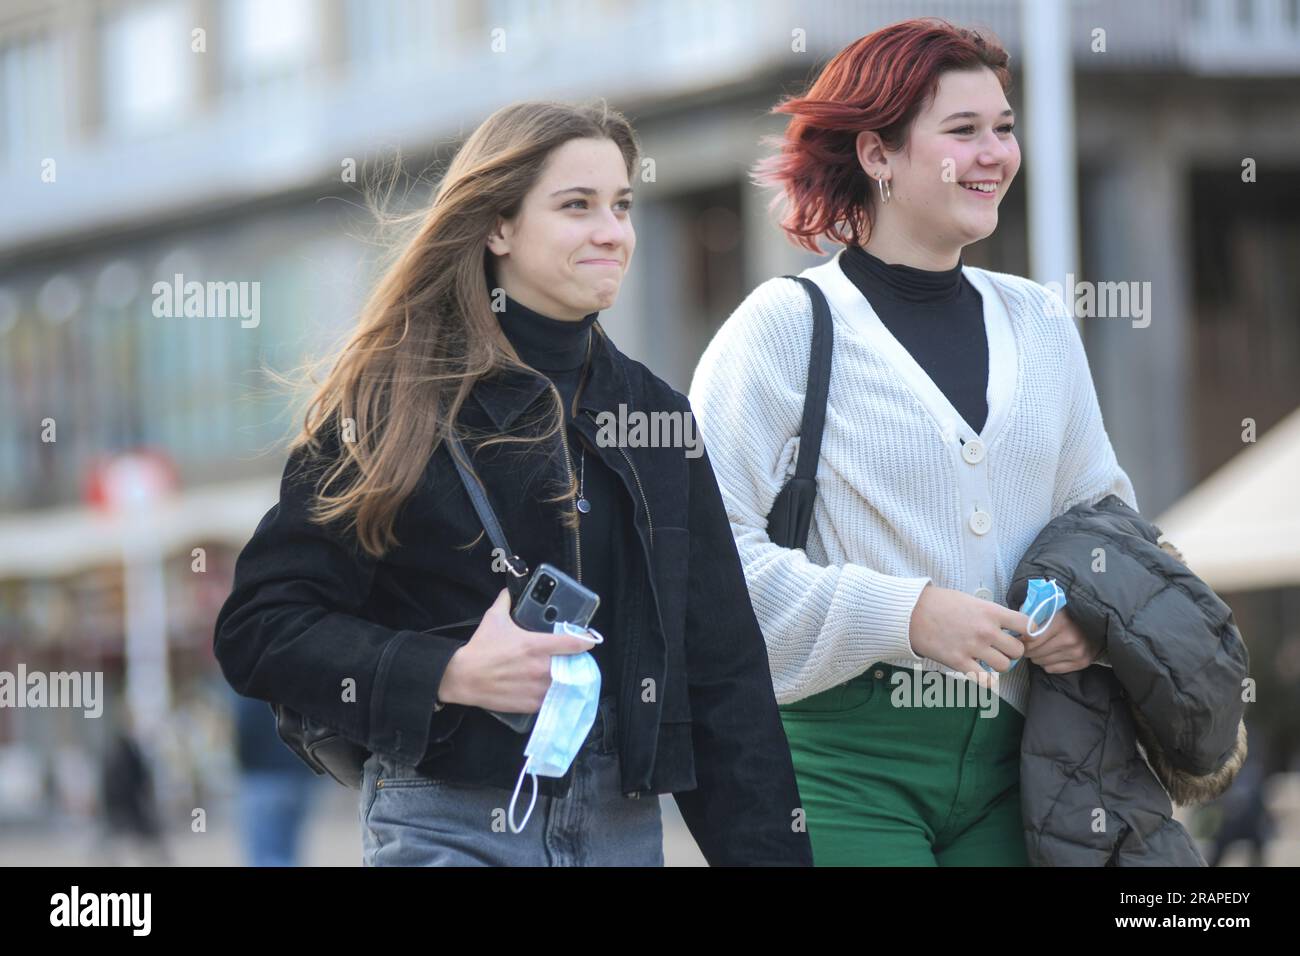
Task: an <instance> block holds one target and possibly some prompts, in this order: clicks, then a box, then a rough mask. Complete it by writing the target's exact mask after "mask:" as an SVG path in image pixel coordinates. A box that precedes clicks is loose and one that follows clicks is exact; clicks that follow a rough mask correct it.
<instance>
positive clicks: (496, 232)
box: [487, 216, 513, 256]
mask: <svg viewBox="0 0 1300 956" xmlns="http://www.w3.org/2000/svg"><path fill="white" fill-rule="evenodd" d="M512 231H513V230H511V228H510V223H508V222H506V220H504V219H502V218H501V217H500V216H498V217H497V222H496V225H495V226H493V227H492V231H491V232H489V233H488V236H487V247H488V249H489V250H490V251H491V252H492V254H493V255H497V256H504V255H508V254H509V253H510V235H511V232H512Z"/></svg>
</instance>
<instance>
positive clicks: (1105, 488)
mask: <svg viewBox="0 0 1300 956" xmlns="http://www.w3.org/2000/svg"><path fill="white" fill-rule="evenodd" d="M1043 294H1044V295H1045V296H1046V297H1047V298H1048V299H1049V300H1050V302H1051V303H1052V304H1053V305H1054V306H1055V311H1056V312H1057V314H1058V316H1059V318H1060V321H1061V323H1062V325H1063V326H1064V330H1065V336H1066V343H1067V348H1066V360H1065V365H1066V368H1068V369H1069V370H1070V379H1069V381H1070V390H1069V406H1068V407H1067V408H1066V410H1065V415H1066V418H1065V436H1064V439H1063V441H1062V444H1061V456H1060V464H1059V466H1058V468H1057V472H1056V487H1055V490H1054V492H1053V495H1052V516H1053V517H1057V516H1059V515H1062V514H1064V513H1065V512H1067V511H1069V510H1070V509H1071V508H1073V507H1074V506H1075V505H1077V504H1081V503H1084V502H1086V503H1088V504H1096V503H1097V502H1098V501H1100V500H1101V499H1102V498H1105V497H1106V496H1107V495H1117V496H1118V497H1119V498H1120V500H1122V501H1123V502H1124V503H1125V504H1126V505H1128V506H1129V507H1130V508H1132V509H1133V510H1134V511H1137V510H1138V504H1137V495H1136V493H1135V492H1134V490H1133V483H1132V481H1130V480H1129V477H1128V473H1127V472H1125V471H1124V469H1123V468H1122V467H1121V466H1120V464H1119V460H1118V458H1116V456H1115V449H1114V448H1113V447H1112V446H1111V443H1110V436H1109V435H1107V434H1106V426H1105V423H1104V422H1103V420H1102V415H1101V405H1100V403H1099V402H1098V400H1097V389H1096V386H1095V385H1094V384H1093V380H1092V369H1091V367H1090V365H1089V364H1088V354H1087V352H1086V350H1085V349H1084V347H1083V339H1082V338H1081V337H1080V335H1079V329H1078V327H1077V326H1076V325H1075V324H1074V320H1073V318H1071V317H1070V315H1069V313H1068V312H1066V311H1065V307H1064V306H1063V305H1062V304H1061V303H1060V301H1059V300H1057V299H1056V298H1055V297H1053V296H1052V295H1051V294H1050V293H1049V292H1048V291H1047V290H1046V289H1043ZM1093 663H1094V664H1100V665H1101V666H1103V667H1110V666H1111V663H1110V649H1109V648H1102V651H1101V653H1100V654H1099V655H1098V656H1097V659H1096V660H1095V661H1093Z"/></svg>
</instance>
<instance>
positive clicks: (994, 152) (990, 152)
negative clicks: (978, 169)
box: [979, 132, 1015, 166]
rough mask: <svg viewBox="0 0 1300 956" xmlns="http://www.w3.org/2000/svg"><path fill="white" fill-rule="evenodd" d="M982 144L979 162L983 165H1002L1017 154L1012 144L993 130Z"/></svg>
mask: <svg viewBox="0 0 1300 956" xmlns="http://www.w3.org/2000/svg"><path fill="white" fill-rule="evenodd" d="M990 137H991V140H992V141H991V142H990ZM981 146H982V148H981V149H980V155H979V162H980V165H982V166H1001V165H1004V164H1006V163H1008V162H1010V161H1011V157H1012V156H1013V155H1015V154H1014V153H1013V151H1012V149H1011V146H1010V144H1008V143H1007V142H1006V141H1004V140H1003V139H1002V137H1000V136H998V135H997V134H996V133H993V132H990V133H989V136H988V137H986V138H985V139H984V142H983V143H982V144H981Z"/></svg>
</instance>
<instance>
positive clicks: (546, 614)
mask: <svg viewBox="0 0 1300 956" xmlns="http://www.w3.org/2000/svg"><path fill="white" fill-rule="evenodd" d="M598 607H600V595H598V594H597V593H596V592H595V591H593V590H591V589H590V588H588V587H585V586H583V585H581V584H579V583H578V582H577V581H575V580H574V579H573V578H571V577H569V576H568V575H567V574H565V573H564V572H563V571H561V570H560V569H559V568H557V567H555V565H553V564H539V565H538V566H537V570H535V571H534V572H533V576H532V577H531V578H529V580H528V586H527V587H525V588H524V590H523V593H521V594H520V595H519V600H518V601H517V602H516V603H515V606H514V609H513V610H511V612H510V618H511V620H513V621H514V622H515V623H516V624H517V625H519V626H520V627H522V628H523V629H524V630H526V631H541V632H543V633H545V634H550V633H551V631H552V629H553V627H554V625H555V623H556V622H557V621H566V622H568V623H570V624H576V625H578V626H579V627H587V626H588V625H589V624H590V623H591V619H592V618H593V617H595V615H596V608H598ZM488 713H489V714H491V715H492V716H493V717H495V718H496V719H497V720H499V721H501V722H502V723H503V724H505V725H506V726H507V727H509V728H510V729H511V730H514V731H517V732H518V733H521V734H522V733H527V732H528V731H529V730H531V729H532V726H533V722H534V721H535V720H536V719H537V715H536V714H507V713H502V712H500V711H496V710H489V711H488Z"/></svg>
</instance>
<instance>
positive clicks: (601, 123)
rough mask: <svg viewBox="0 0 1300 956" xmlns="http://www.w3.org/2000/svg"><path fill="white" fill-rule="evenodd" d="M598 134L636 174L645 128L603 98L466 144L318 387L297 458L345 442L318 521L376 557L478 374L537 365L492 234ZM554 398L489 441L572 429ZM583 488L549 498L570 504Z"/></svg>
mask: <svg viewBox="0 0 1300 956" xmlns="http://www.w3.org/2000/svg"><path fill="white" fill-rule="evenodd" d="M588 138H590V139H609V140H612V141H613V142H614V143H615V144H616V145H617V146H618V148H619V150H620V151H621V152H622V154H623V157H624V159H625V160H626V163H627V172H628V176H629V178H630V177H631V176H632V175H633V171H634V170H635V168H636V166H637V164H638V156H639V149H638V145H637V141H636V135H635V133H634V132H633V130H632V127H631V125H630V124H629V123H628V121H627V120H626V119H625V118H624V117H623V116H622V114H620V113H618V112H616V111H615V110H613V109H610V108H609V106H608V105H607V104H606V103H604V101H597V102H595V103H592V104H582V105H571V104H566V103H553V102H524V103H515V104H512V105H510V106H506V107H503V108H502V109H500V110H497V111H496V112H495V113H493V114H492V115H491V116H490V117H488V118H487V120H485V121H484V122H483V124H482V125H481V126H479V127H478V129H476V130H475V131H474V132H473V133H472V134H471V135H470V136H469V138H468V139H467V140H466V141H465V143H464V144H463V145H462V146H461V148H460V149H459V150H458V151H457V153H456V156H455V158H454V159H453V160H452V162H451V164H450V165H449V166H448V168H447V171H446V174H445V175H444V176H443V178H442V180H441V182H440V183H439V185H438V188H437V191H436V193H435V195H434V198H433V202H432V204H431V205H430V206H429V208H428V209H427V210H425V211H417V212H416V213H414V214H411V216H408V217H405V218H414V217H418V227H417V228H416V230H415V233H414V236H413V238H411V239H410V241H409V242H405V243H404V244H403V245H401V246H400V247H399V248H398V249H397V251H396V256H395V258H394V260H393V261H392V263H391V264H390V265H389V266H388V267H387V268H386V269H385V270H384V272H383V274H382V276H381V277H380V278H379V280H378V282H377V283H376V285H375V287H374V289H373V290H372V291H371V293H370V295H369V297H368V298H367V300H366V302H365V304H364V306H363V307H362V310H361V314H360V318H359V321H358V324H357V327H356V329H355V331H354V332H352V334H351V335H350V337H349V338H348V339H347V341H346V343H345V344H344V345H343V347H342V349H341V350H340V351H339V353H338V354H337V355H336V356H334V357H332V358H331V359H329V360H328V361H329V362H330V363H331V364H332V368H331V369H330V371H329V373H328V375H327V377H326V378H325V380H324V382H322V383H320V384H319V386H317V387H316V388H315V391H314V394H312V395H311V398H310V401H309V402H308V403H307V406H306V410H305V413H304V415H303V426H302V430H301V431H300V432H299V433H298V434H297V436H296V437H295V438H294V439H293V441H292V443H291V445H290V452H291V453H292V452H294V451H297V450H298V449H301V448H303V447H304V446H306V447H307V448H308V449H309V450H310V452H311V453H312V454H316V453H318V452H319V451H320V449H321V447H322V438H323V436H324V435H325V434H326V433H335V435H336V436H338V437H341V438H342V440H341V441H339V442H338V447H339V449H340V450H341V453H340V454H339V455H337V456H336V457H334V458H333V460H332V462H330V463H329V464H328V465H327V467H326V468H325V470H324V471H323V473H322V475H321V481H320V482H319V484H318V485H317V494H316V498H315V502H314V505H313V511H312V518H313V520H314V521H316V522H317V523H319V524H329V523H332V522H335V521H341V522H343V525H344V528H345V529H348V530H353V529H354V530H355V533H356V538H357V541H358V543H359V544H360V545H361V547H362V548H364V550H365V551H366V552H367V553H368V554H370V555H372V556H375V557H381V556H382V555H383V554H384V553H385V552H386V551H388V549H389V548H391V547H394V546H396V545H398V544H399V543H400V542H398V540H397V537H396V534H395V533H394V530H393V529H394V522H395V518H396V516H397V513H398V511H399V509H400V508H401V506H402V503H403V502H404V501H405V500H406V499H407V498H408V497H409V496H410V495H411V494H412V492H414V490H415V489H416V487H417V486H418V485H419V483H420V479H421V477H422V476H423V474H424V471H425V468H426V466H427V463H428V460H429V457H430V456H431V455H432V454H433V452H434V451H435V450H436V449H437V447H438V445H439V443H440V442H441V441H442V440H443V438H444V436H445V435H446V434H448V432H449V431H450V430H451V429H453V428H456V430H457V433H458V434H461V435H464V429H463V426H460V425H458V424H457V422H456V419H457V416H458V414H459V412H460V409H461V406H462V405H463V404H464V402H465V400H466V399H467V398H468V396H469V394H470V391H471V389H473V387H474V385H475V383H476V382H478V380H479V379H481V378H484V377H487V376H491V375H494V374H497V373H499V372H502V371H505V370H509V369H518V368H523V369H527V368H528V366H527V365H525V364H524V363H523V362H522V361H521V359H520V358H519V356H518V354H517V353H516V352H515V350H514V349H513V348H512V347H511V345H510V343H509V341H508V340H507V339H506V337H505V335H504V334H503V333H502V331H501V327H500V324H499V323H498V321H497V319H496V316H495V315H494V314H493V311H492V308H491V304H490V299H489V293H488V289H489V282H490V281H491V280H492V276H493V274H494V270H493V264H492V261H491V260H492V259H493V258H494V257H493V256H492V254H491V253H490V252H489V251H488V249H487V246H486V242H485V240H486V239H487V236H488V234H489V232H490V231H491V230H492V229H493V228H494V227H495V226H496V223H497V218H498V217H504V218H506V219H509V218H512V217H513V216H514V215H515V214H516V213H517V212H518V211H519V208H520V205H521V203H522V202H523V199H524V196H525V195H526V194H527V192H528V191H529V189H530V188H532V186H533V184H534V183H535V182H536V181H537V179H538V177H539V176H540V175H541V172H542V169H543V167H544V166H545V164H546V161H547V159H548V158H549V157H550V155H551V153H552V152H553V151H554V150H555V149H557V148H558V147H560V146H562V145H564V144H565V143H567V142H569V141H570V140H574V139H588ZM596 328H597V329H599V324H597V326H596ZM600 334H603V330H600ZM552 397H553V399H554V402H553V407H552V408H551V409H550V410H549V412H548V413H547V414H545V415H543V416H542V419H541V420H542V421H543V422H546V421H547V420H549V424H548V425H547V427H546V428H545V430H544V431H543V432H542V433H540V434H535V433H530V434H526V435H515V434H505V433H502V434H498V435H495V436H489V437H488V438H487V439H486V440H485V441H483V442H482V444H481V445H480V447H486V446H487V445H491V444H495V443H498V442H521V443H525V444H529V445H531V444H535V443H539V442H543V441H546V440H548V439H550V438H552V437H553V436H554V435H556V434H557V433H558V432H560V430H561V429H562V428H563V424H564V415H563V408H562V406H561V403H560V400H559V398H558V395H556V394H555V393H552ZM349 433H350V434H349ZM465 437H468V436H465ZM570 484H571V485H572V484H573V482H572V481H570ZM575 490H576V489H575V488H574V487H570V488H568V489H566V490H565V491H564V492H563V493H562V494H560V495H558V496H557V497H556V498H555V499H548V500H564V499H565V498H567V497H571V496H572V495H573V493H574V491H575ZM567 520H572V518H571V516H570V517H569V518H568V519H567Z"/></svg>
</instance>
